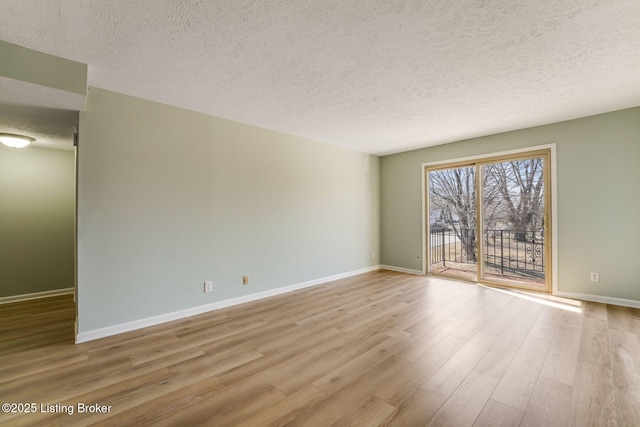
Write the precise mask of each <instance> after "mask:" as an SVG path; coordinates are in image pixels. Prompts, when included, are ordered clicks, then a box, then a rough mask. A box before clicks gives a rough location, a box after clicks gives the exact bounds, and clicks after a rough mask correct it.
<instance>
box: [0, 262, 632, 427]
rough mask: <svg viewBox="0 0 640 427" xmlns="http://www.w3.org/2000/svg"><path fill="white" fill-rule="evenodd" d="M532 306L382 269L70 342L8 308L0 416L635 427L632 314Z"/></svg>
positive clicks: (105, 421) (40, 308) (62, 332)
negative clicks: (81, 407) (16, 409)
mask: <svg viewBox="0 0 640 427" xmlns="http://www.w3.org/2000/svg"><path fill="white" fill-rule="evenodd" d="M541 302H549V300H547V299H541V300H540V301H537V300H535V299H534V300H530V299H524V298H521V297H520V296H519V294H517V293H509V292H503V291H500V290H494V289H490V288H486V287H482V286H477V285H473V284H468V283H459V282H454V281H449V280H443V279H438V278H429V277H420V276H412V275H406V274H401V273H395V272H389V271H380V272H374V273H368V274H364V275H361V276H357V277H352V278H348V279H343V280H339V281H335V282H331V283H328V284H324V285H320V286H316V287H313V288H308V289H305V290H301V291H297V292H294V293H289V294H286V295H282V296H278V297H273V298H269V299H266V300H262V301H256V302H252V303H247V304H243V305H240V306H235V307H230V308H227V309H223V310H218V311H215V312H211V313H207V314H203V315H199V316H195V317H191V318H189V319H184V320H180V321H175V322H171V323H166V324H162V325H158V326H154V327H150V328H146V329H143V330H139V331H134V332H130V333H126V334H122V335H118V336H113V337H108V338H105V339H101V340H96V341H92V342H88V343H84V344H80V345H74V344H73V336H72V335H73V317H74V310H75V308H74V305H73V301H72V300H71V297H70V296H69V297H67V296H65V297H54V298H47V299H42V300H38V301H30V302H21V303H13V304H5V305H1V306H0V320H1V323H0V396H1V397H0V400H1V401H2V402H3V403H4V402H15V403H36V405H37V410H36V412H35V413H28V414H25V413H22V414H20V413H0V425H3V426H5V425H6V426H13V425H15V426H23V425H25V426H26V425H33V426H49V425H73V426H75V425H78V426H82V425H104V426H114V425H154V426H156V425H158V426H195V425H210V426H216V427H217V426H282V425H287V426H378V425H382V426H409V427H413V426H426V425H429V426H439V425H443V426H444V425H448V426H494V427H495V426H545V427H546V426H556V425H557V426H570V425H573V426H612V425H618V426H624V425H626V426H638V425H640V337H639V334H640V310H636V309H630V308H624V307H616V306H609V305H603V304H596V303H579V304H578V305H571V304H567V305H564V304H563V303H562V301H560V302H558V303H557V305H555V306H553V305H546V304H543V303H541ZM552 302H553V301H552ZM554 304H555V302H554ZM565 307H568V308H572V309H573V310H575V311H570V310H565V309H564V308H565ZM576 311H577V312H576ZM79 403H83V404H86V405H93V404H99V405H101V406H106V407H109V412H107V413H78V404H79ZM41 405H43V406H41ZM56 405H57V406H56ZM68 407H72V408H73V414H68V413H67V412H69V411H68V410H65V409H64V408H68ZM43 409H44V410H45V412H43ZM47 410H48V412H46V411H47ZM56 411H57V412H56ZM60 411H62V412H60Z"/></svg>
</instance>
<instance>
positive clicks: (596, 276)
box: [591, 271, 600, 282]
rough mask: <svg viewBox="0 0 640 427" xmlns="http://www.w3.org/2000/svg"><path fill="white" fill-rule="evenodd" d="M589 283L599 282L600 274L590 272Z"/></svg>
mask: <svg viewBox="0 0 640 427" xmlns="http://www.w3.org/2000/svg"><path fill="white" fill-rule="evenodd" d="M591 281H592V282H599V281H600V273H596V272H595V271H592V272H591Z"/></svg>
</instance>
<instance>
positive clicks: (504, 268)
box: [429, 228, 545, 278]
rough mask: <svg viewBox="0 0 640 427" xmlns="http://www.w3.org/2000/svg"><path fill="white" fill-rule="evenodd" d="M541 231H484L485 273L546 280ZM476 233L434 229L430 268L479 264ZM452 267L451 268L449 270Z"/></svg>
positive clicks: (430, 240) (465, 230)
mask: <svg viewBox="0 0 640 427" xmlns="http://www.w3.org/2000/svg"><path fill="white" fill-rule="evenodd" d="M544 244H545V242H544V233H543V232H542V231H517V230H497V229H496V230H494V229H491V230H485V232H484V235H483V238H482V245H483V250H484V262H485V269H490V270H491V272H492V273H494V274H498V273H499V274H503V275H504V274H518V275H521V276H525V277H527V276H528V277H538V278H539V277H544V270H545V259H544V256H545V251H544ZM476 247H477V243H476V230H475V229H458V230H453V229H449V228H440V229H437V228H432V229H431V231H430V235H429V259H430V264H431V265H432V266H433V265H435V264H442V267H444V268H446V267H448V266H447V262H449V263H461V264H476V260H477V254H476ZM449 267H451V266H449Z"/></svg>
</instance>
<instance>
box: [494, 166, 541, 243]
mask: <svg viewBox="0 0 640 427" xmlns="http://www.w3.org/2000/svg"><path fill="white" fill-rule="evenodd" d="M483 175H484V188H485V193H487V192H493V193H494V194H499V196H500V197H495V198H494V203H488V202H487V201H485V202H484V203H485V213H486V212H487V211H491V215H492V216H493V219H494V221H501V222H505V223H507V225H508V226H509V227H510V228H513V230H514V231H515V238H516V240H518V241H526V240H527V235H528V234H530V233H531V232H534V231H538V230H540V229H541V228H542V225H543V224H542V218H543V205H544V179H543V160H542V158H534V159H526V160H515V161H510V162H502V163H493V164H489V165H485V166H484V169H483ZM485 215H486V214H485Z"/></svg>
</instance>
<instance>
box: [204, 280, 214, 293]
mask: <svg viewBox="0 0 640 427" xmlns="http://www.w3.org/2000/svg"><path fill="white" fill-rule="evenodd" d="M204 291H205V293H206V292H213V282H211V281H207V282H204Z"/></svg>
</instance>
